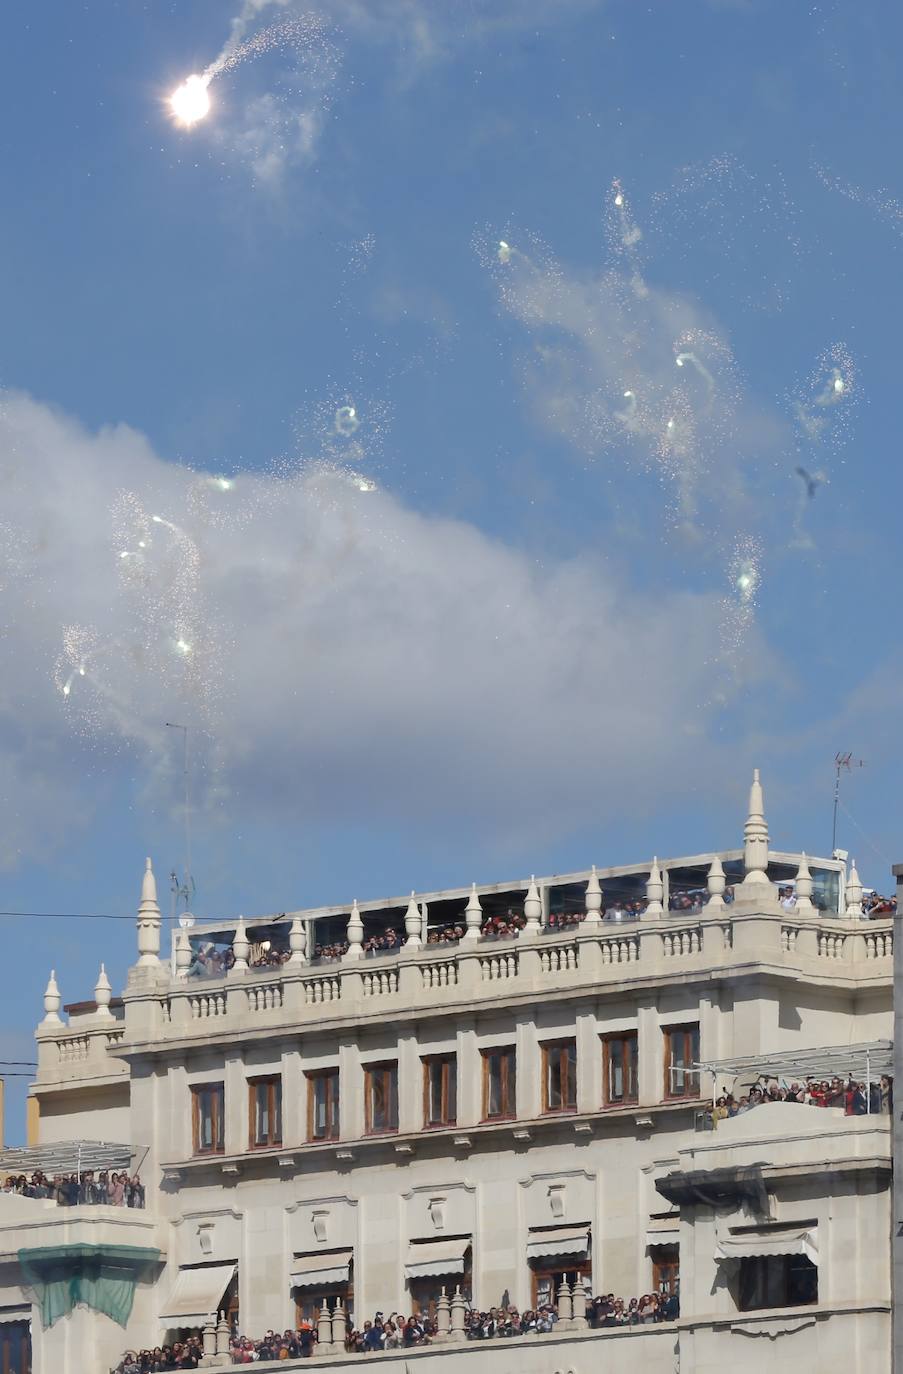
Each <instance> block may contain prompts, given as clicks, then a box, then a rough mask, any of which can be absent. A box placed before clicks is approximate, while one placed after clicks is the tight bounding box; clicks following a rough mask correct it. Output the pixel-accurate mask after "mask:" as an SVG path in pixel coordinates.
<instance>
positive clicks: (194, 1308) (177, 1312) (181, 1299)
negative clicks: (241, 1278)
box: [160, 1264, 236, 1327]
mask: <svg viewBox="0 0 903 1374" xmlns="http://www.w3.org/2000/svg"><path fill="white" fill-rule="evenodd" d="M235 1270H236V1266H235V1265H234V1264H202V1265H198V1266H197V1267H195V1268H185V1269H180V1270H179V1273H178V1275H177V1277H176V1281H175V1283H174V1284H173V1287H172V1292H171V1293H170V1295H169V1300H168V1302H167V1304H166V1306H165V1307H164V1309H163V1311H162V1312H161V1313H160V1320H161V1322H163V1323H165V1325H166V1326H170V1327H182V1326H203V1324H204V1322H205V1321H207V1319H208V1317H216V1314H217V1312H218V1311H219V1306H220V1303H221V1301H222V1298H223V1294H224V1293H225V1291H226V1289H227V1288H228V1287H229V1284H230V1283H231V1282H232V1280H233V1278H234V1277H235Z"/></svg>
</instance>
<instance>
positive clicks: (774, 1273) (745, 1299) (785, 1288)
mask: <svg viewBox="0 0 903 1374" xmlns="http://www.w3.org/2000/svg"><path fill="white" fill-rule="evenodd" d="M810 1302H818V1268H817V1266H816V1265H814V1264H813V1263H812V1261H811V1260H810V1259H809V1258H808V1257H807V1256H806V1255H749V1256H744V1258H743V1259H741V1261H740V1281H739V1287H738V1299H737V1306H738V1307H739V1308H740V1311H741V1312H754V1311H755V1310H756V1309H757V1308H760V1307H801V1306H803V1305H804V1304H805V1303H810Z"/></svg>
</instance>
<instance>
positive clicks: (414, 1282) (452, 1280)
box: [408, 1251, 472, 1321]
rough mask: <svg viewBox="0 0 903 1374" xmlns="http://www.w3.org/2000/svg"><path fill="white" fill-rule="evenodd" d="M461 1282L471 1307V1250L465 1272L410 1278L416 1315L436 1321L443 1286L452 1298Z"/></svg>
mask: <svg viewBox="0 0 903 1374" xmlns="http://www.w3.org/2000/svg"><path fill="white" fill-rule="evenodd" d="M459 1284H460V1285H461V1296H462V1297H463V1299H464V1301H465V1302H466V1303H467V1306H468V1307H469V1306H470V1304H471V1302H472V1297H471V1287H472V1278H471V1272H470V1252H469V1251H468V1254H467V1259H466V1260H465V1269H464V1273H463V1274H436V1275H434V1276H433V1277H432V1278H428V1279H408V1293H409V1295H410V1299H411V1311H412V1312H413V1314H414V1316H415V1317H428V1318H429V1319H430V1321H435V1319H436V1308H437V1307H438V1305H439V1299H440V1298H441V1296H442V1290H443V1288H444V1289H445V1293H446V1296H447V1297H449V1298H450V1297H451V1295H452V1294H453V1293H454V1291H455V1289H456V1288H457V1287H458V1285H459Z"/></svg>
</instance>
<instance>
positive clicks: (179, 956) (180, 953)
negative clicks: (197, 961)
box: [176, 930, 191, 978]
mask: <svg viewBox="0 0 903 1374" xmlns="http://www.w3.org/2000/svg"><path fill="white" fill-rule="evenodd" d="M190 968H191V941H190V940H189V938H188V931H187V930H180V931H179V933H178V935H177V936H176V977H177V978H187V977H188V970H189V969H190Z"/></svg>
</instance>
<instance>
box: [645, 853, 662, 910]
mask: <svg viewBox="0 0 903 1374" xmlns="http://www.w3.org/2000/svg"><path fill="white" fill-rule="evenodd" d="M664 895H665V885H664V883H663V882H662V871H661V869H660V868H659V866H658V855H657V854H656V855H655V856H654V857H653V860H652V867H651V868H650V870H649V877H648V878H647V879H646V915H647V916H661V915H662V913H663V911H664V907H663V906H662V897H663V896H664Z"/></svg>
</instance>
